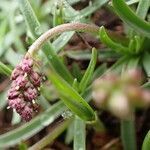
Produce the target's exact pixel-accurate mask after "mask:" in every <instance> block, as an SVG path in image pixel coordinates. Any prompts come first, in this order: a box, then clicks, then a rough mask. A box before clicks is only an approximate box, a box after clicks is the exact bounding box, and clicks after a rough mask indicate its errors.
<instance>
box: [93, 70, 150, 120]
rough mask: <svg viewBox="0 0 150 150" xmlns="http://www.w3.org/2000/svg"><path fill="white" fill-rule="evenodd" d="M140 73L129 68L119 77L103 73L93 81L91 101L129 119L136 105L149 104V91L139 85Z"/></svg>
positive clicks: (143, 105) (144, 105)
mask: <svg viewBox="0 0 150 150" xmlns="http://www.w3.org/2000/svg"><path fill="white" fill-rule="evenodd" d="M141 82H142V74H141V71H139V70H129V71H127V72H126V73H124V74H123V75H122V76H121V77H119V76H118V75H116V74H114V73H109V74H107V75H104V76H103V77H102V78H98V79H96V80H95V81H94V83H93V91H92V96H93V101H94V103H95V105H96V106H97V107H98V108H102V109H106V110H109V111H110V112H111V113H112V114H114V115H115V116H117V117H119V118H121V119H129V118H130V116H131V114H132V111H133V109H134V108H136V107H141V108H143V107H148V106H150V91H149V90H147V89H144V88H142V87H141V86H140V84H141Z"/></svg>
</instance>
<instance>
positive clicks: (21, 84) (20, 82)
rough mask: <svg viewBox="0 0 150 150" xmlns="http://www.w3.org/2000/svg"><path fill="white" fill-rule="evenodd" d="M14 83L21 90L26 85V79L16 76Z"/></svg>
mask: <svg viewBox="0 0 150 150" xmlns="http://www.w3.org/2000/svg"><path fill="white" fill-rule="evenodd" d="M15 81H16V85H17V86H19V87H21V88H22V87H25V85H26V84H27V83H28V79H27V78H26V77H25V76H23V75H20V76H18V77H17V78H16V80H15Z"/></svg>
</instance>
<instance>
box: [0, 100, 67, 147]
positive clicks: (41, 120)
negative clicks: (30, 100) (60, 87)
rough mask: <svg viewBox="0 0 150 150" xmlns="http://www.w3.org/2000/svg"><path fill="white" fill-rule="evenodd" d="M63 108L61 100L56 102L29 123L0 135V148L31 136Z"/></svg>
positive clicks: (54, 117)
mask: <svg viewBox="0 0 150 150" xmlns="http://www.w3.org/2000/svg"><path fill="white" fill-rule="evenodd" d="M65 109H66V107H65V105H64V104H63V103H62V102H58V103H56V104H54V105H53V106H51V107H50V108H49V109H47V110H46V111H45V112H43V113H42V114H41V115H39V116H37V117H36V118H34V119H33V120H31V121H30V122H29V123H26V124H24V125H22V126H21V127H18V128H16V129H14V130H12V131H9V132H7V133H5V134H2V135H0V148H4V147H9V146H12V145H15V144H17V143H19V142H21V141H22V140H26V139H28V138H30V137H32V136H33V135H35V134H36V133H37V132H39V131H40V130H42V129H43V128H44V127H46V126H48V125H49V124H50V123H52V122H53V121H54V120H55V119H56V118H57V117H58V116H59V115H60V114H62V112H63V111H64V110H65Z"/></svg>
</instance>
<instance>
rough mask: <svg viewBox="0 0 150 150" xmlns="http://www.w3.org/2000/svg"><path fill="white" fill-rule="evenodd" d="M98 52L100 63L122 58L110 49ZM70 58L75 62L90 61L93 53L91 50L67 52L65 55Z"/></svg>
mask: <svg viewBox="0 0 150 150" xmlns="http://www.w3.org/2000/svg"><path fill="white" fill-rule="evenodd" d="M97 51H98V58H97V59H98V61H102V62H103V61H105V62H106V61H114V60H117V59H118V58H120V54H118V53H115V52H114V50H111V49H109V48H105V49H99V50H97ZM64 54H65V55H67V56H68V57H69V58H72V59H75V60H90V59H91V51H89V50H77V51H74V50H69V51H65V53H64Z"/></svg>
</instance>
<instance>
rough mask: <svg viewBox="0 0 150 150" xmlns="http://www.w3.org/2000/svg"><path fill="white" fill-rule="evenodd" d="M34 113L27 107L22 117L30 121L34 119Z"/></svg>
mask: <svg viewBox="0 0 150 150" xmlns="http://www.w3.org/2000/svg"><path fill="white" fill-rule="evenodd" d="M32 112H33V110H32V109H31V108H30V107H29V106H27V105H26V106H25V107H24V110H23V111H22V112H21V114H20V115H21V117H22V119H24V120H25V121H30V120H31V119H32Z"/></svg>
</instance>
